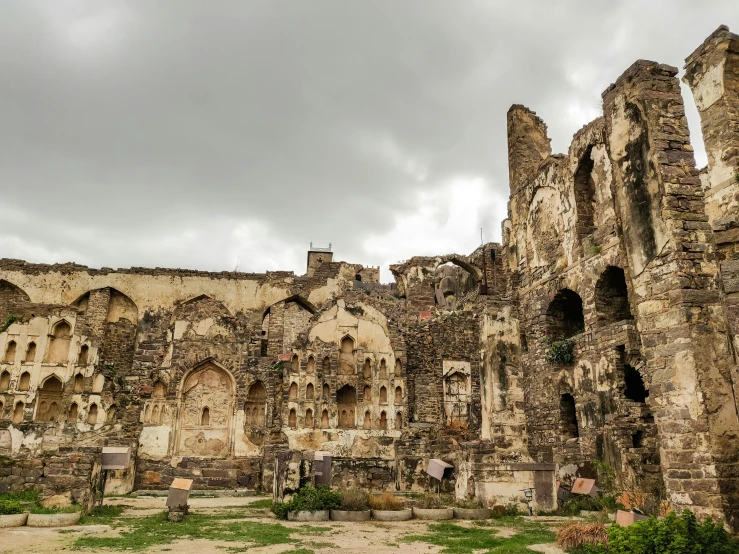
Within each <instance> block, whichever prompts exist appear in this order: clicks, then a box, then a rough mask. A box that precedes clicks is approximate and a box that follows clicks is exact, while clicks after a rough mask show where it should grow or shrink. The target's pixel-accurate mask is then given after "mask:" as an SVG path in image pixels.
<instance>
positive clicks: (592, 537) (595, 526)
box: [557, 523, 608, 549]
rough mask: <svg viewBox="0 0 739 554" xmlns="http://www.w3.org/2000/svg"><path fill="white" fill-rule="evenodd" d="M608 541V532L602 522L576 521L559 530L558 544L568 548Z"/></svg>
mask: <svg viewBox="0 0 739 554" xmlns="http://www.w3.org/2000/svg"><path fill="white" fill-rule="evenodd" d="M607 543H608V534H607V533H606V526H605V525H603V524H602V523H575V524H573V525H568V526H567V527H562V528H561V529H560V530H559V531H557V544H559V545H560V546H561V547H563V548H567V549H572V548H582V547H583V546H586V545H587V546H598V545H602V544H607Z"/></svg>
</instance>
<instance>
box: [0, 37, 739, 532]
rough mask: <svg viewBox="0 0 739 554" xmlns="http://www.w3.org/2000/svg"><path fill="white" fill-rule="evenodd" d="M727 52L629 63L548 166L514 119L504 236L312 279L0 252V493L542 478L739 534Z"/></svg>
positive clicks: (491, 488)
mask: <svg viewBox="0 0 739 554" xmlns="http://www.w3.org/2000/svg"><path fill="white" fill-rule="evenodd" d="M738 54H739V38H738V37H737V36H736V35H734V34H732V33H730V32H729V30H728V29H727V28H725V27H720V28H719V29H718V30H717V31H716V32H715V33H713V34H712V35H711V36H710V37H709V38H708V39H706V41H705V42H704V43H703V44H702V45H701V46H700V47H699V48H698V49H697V50H696V51H695V52H694V53H693V54H691V55H690V56H689V57H688V59H687V60H686V71H685V76H684V80H685V81H686V82H687V83H688V84H689V85H690V87H691V88H692V90H693V96H694V99H695V102H696V104H697V105H698V109H699V112H700V115H701V122H702V131H703V136H704V140H705V143H706V150H707V152H708V160H709V163H708V166H707V167H706V168H704V169H702V170H698V169H697V168H696V167H695V161H694V157H693V148H692V146H691V144H690V140H689V134H688V128H687V121H686V118H685V113H684V107H683V99H682V97H681V96H680V89H679V86H678V81H677V78H676V76H677V72H678V71H677V69H676V68H673V67H670V66H666V65H660V64H658V63H655V62H651V61H643V60H642V61H638V62H636V63H635V64H634V65H632V67H630V68H629V69H628V70H627V71H626V72H624V74H623V75H621V76H620V77H619V78H618V79H617V80H616V82H615V83H614V84H613V85H611V86H610V87H609V88H608V89H607V90H606V91H605V92H604V93H603V116H602V117H599V118H597V119H595V120H594V121H592V122H590V123H589V124H587V125H585V126H584V127H583V128H582V129H581V130H580V131H578V132H577V133H576V134H575V136H574V137H573V140H572V143H571V145H570V147H569V149H568V152H567V153H566V154H552V152H551V146H550V140H549V138H548V136H547V127H546V124H545V123H544V122H543V121H542V120H541V119H540V118H539V117H538V116H537V115H536V114H535V113H534V112H533V111H531V110H529V109H528V108H526V107H524V106H521V105H514V106H512V107H511V109H510V110H509V112H508V121H507V128H508V147H509V171H510V187H511V196H510V202H509V210H508V212H509V213H508V219H507V220H506V221H505V222H503V244H502V245H498V244H485V245H483V246H481V247H480V248H478V249H477V250H475V251H474V252H473V253H471V254H470V255H468V256H466V255H461V254H447V255H439V256H423V257H414V258H411V259H410V260H408V261H406V262H404V263H402V264H396V265H393V266H391V268H390V270H391V272H392V274H393V276H394V278H395V284H393V285H382V284H380V283H379V270H378V268H370V267H363V266H360V265H356V264H349V263H345V262H337V261H334V260H333V254H332V252H331V251H330V248H312V247H311V250H310V251H309V253H308V256H307V264H306V267H307V269H306V274H305V275H303V276H296V275H294V274H293V273H292V272H272V273H266V274H246V273H233V272H224V273H208V272H200V271H183V270H167V269H159V268H158V269H143V268H131V269H119V270H111V269H107V268H104V269H100V270H95V269H90V268H87V267H85V266H80V265H76V264H58V265H43V264H30V263H26V262H23V261H18V260H7V259H5V260H0V324H3V331H2V333H0V352H1V353H2V356H1V357H0V456H2V458H1V460H2V464H0V477H2V479H0V490H8V489H19V488H37V489H39V490H41V491H42V492H43V494H44V495H59V494H66V495H68V498H69V499H70V500H71V501H74V502H78V503H82V504H87V505H89V504H90V503H91V502H92V500H93V498H94V497H95V495H99V494H100V492H101V487H102V477H101V473H100V466H99V461H100V459H99V453H100V448H101V447H102V446H106V445H125V446H130V447H131V448H132V451H133V457H132V463H131V466H130V467H129V468H128V469H127V470H121V471H117V472H112V473H111V474H109V475H108V478H107V482H106V484H105V487H106V489H107V490H108V491H109V492H110V491H115V492H126V491H130V490H131V489H133V488H138V489H142V488H165V487H167V486H168V485H169V484H170V483H171V481H172V480H173V479H174V478H176V477H187V478H193V479H195V486H196V487H197V488H210V489H222V488H235V487H238V488H247V489H255V490H265V491H270V490H272V489H273V487H274V486H275V485H276V487H277V490H276V491H275V492H276V493H277V494H278V495H279V494H283V493H288V492H290V491H292V490H295V489H296V488H297V487H298V486H300V485H301V484H304V483H306V482H310V480H311V474H312V473H311V472H312V466H313V453H314V452H315V451H319V450H320V451H328V452H331V454H332V455H333V460H334V465H333V469H334V470H333V473H332V480H333V484H334V485H336V486H360V487H365V488H368V489H373V490H400V491H424V490H428V489H429V488H430V487H432V486H433V484H432V483H431V482H430V481H429V478H428V476H427V475H426V474H425V472H424V469H425V467H426V464H427V462H428V459H429V458H434V457H436V458H442V459H444V460H447V461H449V462H450V463H452V464H453V465H454V470H453V471H452V472H451V475H449V478H447V479H445V480H444V482H443V483H442V487H443V488H444V489H445V490H449V491H453V492H454V493H455V494H456V495H457V497H459V498H472V497H477V498H480V499H482V500H483V501H484V502H485V503H487V504H496V503H500V504H507V503H509V502H511V501H521V500H522V499H521V498H520V489H521V488H524V487H533V488H534V489H535V507H537V508H538V507H541V508H546V509H550V508H551V507H553V505H554V499H555V492H556V491H555V479H556V480H559V481H561V482H562V483H565V484H566V483H568V482H571V481H572V479H573V478H575V477H577V476H589V475H592V474H594V464H593V462H594V461H595V460H603V461H606V462H608V463H609V464H610V465H611V466H613V467H614V468H615V470H616V474H617V479H618V483H619V485H620V486H621V487H622V488H624V489H625V490H637V491H646V492H650V493H653V494H664V495H665V498H666V499H667V500H668V501H669V502H670V503H671V504H672V506H674V507H675V508H678V509H680V508H683V507H688V508H690V509H692V510H694V511H696V512H697V513H699V514H707V515H712V516H714V517H718V518H722V519H724V520H726V521H727V522H728V523H729V524H730V525H731V526H732V527H733V528H734V529H738V528H739V513H738V511H739V474H738V473H739V459H738V456H739V417H738V416H737V413H738V408H737V393H739V388H738V387H739V371H738V370H737V360H736V350H737V345H738V344H739V284H738V283H739V220H737V208H738V207H739V55H738Z"/></svg>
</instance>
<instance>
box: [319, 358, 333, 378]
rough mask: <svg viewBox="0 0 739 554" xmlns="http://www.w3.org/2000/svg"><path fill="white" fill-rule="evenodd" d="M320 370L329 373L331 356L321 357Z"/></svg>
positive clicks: (325, 373)
mask: <svg viewBox="0 0 739 554" xmlns="http://www.w3.org/2000/svg"><path fill="white" fill-rule="evenodd" d="M321 371H323V374H324V375H328V374H329V373H331V358H329V357H328V356H326V357H325V358H324V359H323V362H321Z"/></svg>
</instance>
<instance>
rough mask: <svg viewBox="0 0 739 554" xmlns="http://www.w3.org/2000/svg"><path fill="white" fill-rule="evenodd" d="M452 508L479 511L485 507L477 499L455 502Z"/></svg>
mask: <svg viewBox="0 0 739 554" xmlns="http://www.w3.org/2000/svg"><path fill="white" fill-rule="evenodd" d="M454 506H455V507H456V508H466V509H468V510H479V509H480V508H484V507H485V506H484V505H483V503H482V500H480V499H479V498H472V499H470V500H457V501H456V502H455V503H454Z"/></svg>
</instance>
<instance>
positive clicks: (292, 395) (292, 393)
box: [287, 382, 298, 400]
mask: <svg viewBox="0 0 739 554" xmlns="http://www.w3.org/2000/svg"><path fill="white" fill-rule="evenodd" d="M287 399H288V400H297V399H298V384H297V383H295V382H293V383H292V384H291V385H290V389H289V390H288V391H287Z"/></svg>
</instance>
